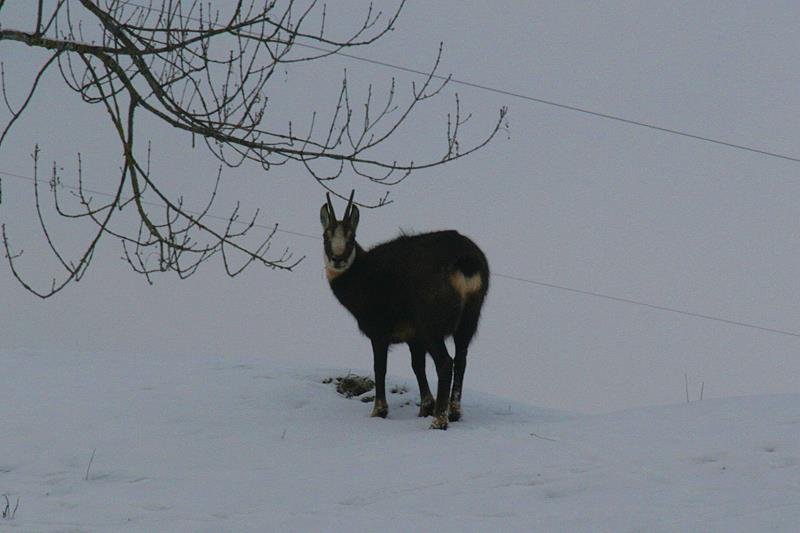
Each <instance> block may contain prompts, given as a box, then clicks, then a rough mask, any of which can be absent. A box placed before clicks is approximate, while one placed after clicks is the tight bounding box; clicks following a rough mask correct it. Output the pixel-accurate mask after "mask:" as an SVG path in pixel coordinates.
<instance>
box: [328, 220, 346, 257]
mask: <svg viewBox="0 0 800 533" xmlns="http://www.w3.org/2000/svg"><path fill="white" fill-rule="evenodd" d="M345 248H347V238H346V237H345V235H344V229H343V228H342V227H341V226H338V227H337V228H336V229H335V230H334V231H333V236H332V237H331V252H333V254H334V255H342V254H343V253H344V250H345Z"/></svg>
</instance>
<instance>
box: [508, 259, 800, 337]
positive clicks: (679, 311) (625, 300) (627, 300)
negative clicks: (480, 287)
mask: <svg viewBox="0 0 800 533" xmlns="http://www.w3.org/2000/svg"><path fill="white" fill-rule="evenodd" d="M492 276H496V277H499V278H506V279H510V280H514V281H519V282H522V283H529V284H531V285H538V286H540V287H547V288H549V289H558V290H560V291H567V292H572V293H575V294H583V295H585V296H593V297H595V298H603V299H605V300H611V301H614V302H619V303H624V304H631V305H638V306H640V307H647V308H649V309H656V310H658V311H666V312H669V313H677V314H679V315H684V316H689V317H692V318H702V319H703V320H713V321H714V322H722V323H723V324H730V325H732V326H741V327H743V328H751V329H757V330H759V331H765V332H768V333H777V334H779V335H788V336H790V337H800V333H795V332H793V331H786V330H782V329H776V328H770V327H765V326H759V325H756V324H750V323H748V322H740V321H738V320H730V319H727V318H720V317H717V316H712V315H704V314H702V313H695V312H693V311H686V310H683V309H676V308H674V307H667V306H664V305H657V304H651V303H647V302H640V301H637V300H632V299H630V298H622V297H619V296H612V295H609V294H602V293H599V292H594V291H587V290H583V289H575V288H572V287H565V286H563V285H556V284H553V283H545V282H542V281H536V280H532V279H526V278H519V277H516V276H509V275H507V274H498V273H496V272H493V273H492Z"/></svg>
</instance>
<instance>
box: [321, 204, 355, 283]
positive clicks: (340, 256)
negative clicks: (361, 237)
mask: <svg viewBox="0 0 800 533" xmlns="http://www.w3.org/2000/svg"><path fill="white" fill-rule="evenodd" d="M353 194H355V190H353V192H351V193H350V200H349V201H348V202H347V208H346V209H345V211H344V216H343V217H342V220H336V213H334V211H333V204H332V203H331V195H330V194H328V195H327V197H328V201H327V202H326V203H324V204H322V208H321V209H320V211H319V220H320V222H321V223H322V231H323V233H322V235H323V238H324V240H325V269H326V271H327V274H328V279H333V278H335V277H336V276H337V275H339V274H341V273H343V272H344V271H345V270H347V269H348V268H350V265H352V264H353V261H355V258H356V248H357V245H356V227H357V226H358V207H357V206H355V205H353Z"/></svg>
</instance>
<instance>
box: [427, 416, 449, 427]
mask: <svg viewBox="0 0 800 533" xmlns="http://www.w3.org/2000/svg"><path fill="white" fill-rule="evenodd" d="M430 429H447V415H436V418H434V419H433V422H431V427H430Z"/></svg>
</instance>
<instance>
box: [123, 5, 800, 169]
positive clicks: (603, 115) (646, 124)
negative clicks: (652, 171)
mask: <svg viewBox="0 0 800 533" xmlns="http://www.w3.org/2000/svg"><path fill="white" fill-rule="evenodd" d="M122 3H123V4H126V5H129V6H132V7H138V8H140V9H144V10H147V11H148V12H152V11H155V9H156V8H155V7H153V6H152V5H150V6H145V5H142V4H138V3H136V2H132V1H123V2H122ZM186 18H187V19H188V20H193V21H196V22H199V19H197V18H195V17H186ZM242 34H243V35H247V36H251V37H257V36H256V35H254V34H249V33H247V32H242ZM293 45H294V46H300V47H303V48H309V49H311V50H316V51H318V52H323V53H326V54H331V55H339V56H342V57H346V58H348V59H353V60H356V61H362V62H364V63H369V64H372V65H378V66H381V67H386V68H390V69H394V70H399V71H402V72H408V73H410V74H417V75H420V76H426V77H427V76H431V77H432V78H435V79H438V80H449V82H450V83H454V84H457V85H463V86H465V87H471V88H473V89H479V90H482V91H488V92H492V93H495V94H502V95H504V96H511V97H513V98H518V99H520V100H525V101H528V102H534V103H538V104H543V105H548V106H552V107H557V108H559V109H564V110H567V111H574V112H576V113H583V114H585V115H589V116H592V117H595V118H602V119H605V120H612V121H615V122H620V123H623V124H628V125H630V126H638V127H641V128H648V129H651V130H655V131H660V132H662V133H668V134H670V135H678V136H681V137H686V138H688V139H694V140H696V141H701V142H706V143H711V144H716V145H718V146H725V147H727V148H733V149H735V150H743V151H746V152H751V153H754V154H759V155H764V156H767V157H774V158H778V159H783V160H785V161H792V162H795V163H800V157H794V156H790V155H786V154H781V153H779V152H775V151H772V150H765V149H761V148H755V147H752V146H747V145H744V144H738V143H733V142H729V141H723V140H720V139H715V138H713V137H708V136H706V135H698V134H695V133H690V132H687V131H683V130H676V129H673V128H667V127H664V126H659V125H657V124H653V123H650V122H643V121H640V120H634V119H630V118H625V117H623V116H620V115H613V114H611V113H604V112H602V111H594V110H592V109H588V108H584V107H579V106H574V105H569V104H564V103H561V102H557V101H555V100H547V99H544V98H539V97H536V96H530V95H526V94H522V93H519V92H514V91H510V90H506V89H499V88H497V87H492V86H490V85H483V84H480V83H475V82H471V81H467V80H462V79H458V78H453V77H450V76H442V75H439V74H431V73H430V72H425V71H422V70H417V69H413V68H409V67H404V66H402V65H396V64H394V63H389V62H386V61H379V60H376V59H369V58H366V57H362V56H357V55H353V54H348V53H346V52H341V51H335V50H330V49H328V48H324V47H321V46H314V45H311V44H305V43H298V42H295V43H293Z"/></svg>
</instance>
